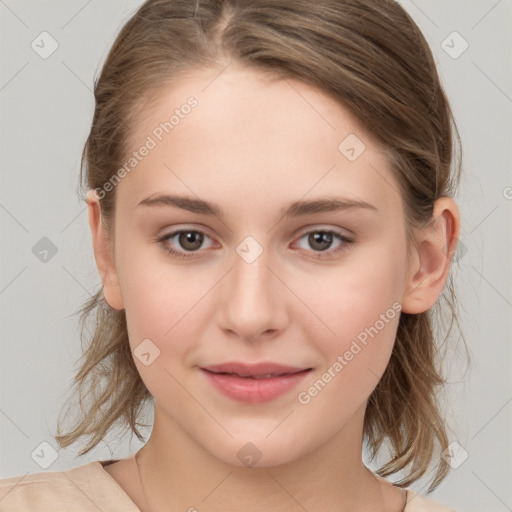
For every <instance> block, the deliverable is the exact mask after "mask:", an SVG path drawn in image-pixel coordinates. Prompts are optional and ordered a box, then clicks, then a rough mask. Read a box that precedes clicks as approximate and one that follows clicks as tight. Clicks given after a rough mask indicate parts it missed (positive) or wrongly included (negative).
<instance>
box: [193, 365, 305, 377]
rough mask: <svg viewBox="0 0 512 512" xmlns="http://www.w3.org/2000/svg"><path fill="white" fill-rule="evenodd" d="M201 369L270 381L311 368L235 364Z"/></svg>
mask: <svg viewBox="0 0 512 512" xmlns="http://www.w3.org/2000/svg"><path fill="white" fill-rule="evenodd" d="M201 369H202V370H205V371H207V372H210V373H216V374H219V375H236V376H238V377H242V378H250V379H271V378H273V377H281V376H283V375H294V374H296V373H300V372H304V371H308V370H311V369H312V368H304V367H303V368H300V367H293V366H284V365H281V364H278V363H259V364H245V363H236V362H235V363H224V364H217V365H211V366H205V367H203V368H201Z"/></svg>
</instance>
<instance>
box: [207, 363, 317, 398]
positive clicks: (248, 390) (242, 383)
mask: <svg viewBox="0 0 512 512" xmlns="http://www.w3.org/2000/svg"><path fill="white" fill-rule="evenodd" d="M201 371H202V372H203V373H204V374H205V375H206V377H207V378H208V379H209V380H210V382H211V383H212V384H213V385H214V387H215V388H216V389H217V390H219V391H220V392H221V393H224V394H225V395H226V396H228V397H230V398H233V399H234V400H239V401H240V402H249V403H262V402H268V401H270V400H273V399H274V398H277V397H278V396H280V395H283V394H284V393H287V392H288V391H290V390H291V389H293V388H294V387H295V386H297V385H298V384H299V383H300V382H301V381H302V379H304V377H305V376H306V375H307V374H308V373H309V372H310V371H311V370H304V371H302V372H298V373H289V374H285V375H281V376H279V377H270V378H268V379H251V378H248V377H239V376H238V375H234V374H221V373H212V372H209V371H207V370H203V369H201Z"/></svg>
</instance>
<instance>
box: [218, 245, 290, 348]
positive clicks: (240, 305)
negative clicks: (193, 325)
mask: <svg viewBox="0 0 512 512" xmlns="http://www.w3.org/2000/svg"><path fill="white" fill-rule="evenodd" d="M272 266H273V265H272V261H271V258H269V257H268V255H267V251H263V253H262V254H261V255H260V256H259V257H258V258H257V259H256V260H255V261H252V262H248V261H246V260H245V259H244V258H243V257H241V256H239V255H238V254H235V255H234V258H233V268H232V269H231V271H230V272H229V273H228V274H227V275H226V277H225V279H224V280H223V282H222V286H221V287H220V288H219V290H218V300H219V306H218V309H217V318H218V321H219V326H220V328H221V329H222V330H223V331H225V332H226V333H227V334H228V335H230V336H232V337H234V336H237V337H239V338H240V339H242V340H243V341H247V342H254V341H257V340H258V339H261V338H265V339H267V338H274V337H276V336H277V335H278V334H279V333H280V332H282V331H283V329H284V328H285V326H286V324H287V322H288V319H289V315H288V301H289V300H290V295H291V293H290V292H289V291H288V296H287V293H286V292H287V288H286V286H285V284H283V280H282V278H281V279H280V278H278V277H277V276H278V274H279V272H278V271H277V269H275V268H272Z"/></svg>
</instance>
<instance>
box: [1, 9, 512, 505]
mask: <svg viewBox="0 0 512 512" xmlns="http://www.w3.org/2000/svg"><path fill="white" fill-rule="evenodd" d="M141 3H142V2H141V1H128V0H115V1H113V0H108V1H106V0H101V1H100V0H89V1H85V0H65V1H64V0H60V1H56V0H53V1H42V0H23V1H15V0H0V23H1V32H0V34H1V36H0V37H1V40H0V41H1V59H2V60H1V67H0V73H1V74H0V109H1V114H0V115H1V117H0V119H1V130H2V131H1V139H0V140H1V160H0V162H1V177H0V179H1V182H0V187H1V188H0V229H1V237H2V238H1V265H0V303H1V324H0V326H1V354H0V364H1V374H0V376H1V388H0V390H1V402H0V432H1V445H0V447H1V453H0V478H5V477H10V476H15V475H21V474H25V473H34V472H39V471H44V468H42V467H41V466H40V465H38V463H36V460H38V459H37V457H35V456H32V454H33V453H38V450H39V452H41V446H40V445H41V443H42V442H47V443H49V445H51V446H52V447H53V448H54V449H55V450H57V448H58V446H57V444H56V442H55V441H54V439H53V438H52V434H53V432H54V430H53V429H54V427H55V419H56V417H57V414H58V412H59V410H60V407H61V406H62V404H63V402H64V400H65V398H66V397H67V396H68V392H69V386H70V384H71V381H72V378H73V375H74V370H75V369H76V368H77V366H74V364H75V361H76V360H77V358H78V357H79V355H80V341H79V337H78V323H77V317H76V316H74V315H73V313H74V312H75V311H76V310H77V308H78V307H79V306H80V305H81V304H82V303H83V302H84V300H85V299H86V298H87V297H88V296H89V294H90V293H92V292H93V291H95V290H96V288H97V285H98V284H99V278H98V275H97V271H96V267H95V264H94V258H93V252H92V245H91V240H90V233H89V227H88V223H87V212H86V208H85V204H82V203H80V202H79V201H78V198H77V195H76V188H77V183H78V170H79V162H80V155H81V150H82V147H83V144H84V142H85V139H86V136H87V133H88V130H89V124H90V122H91V119H92V112H93V107H94V102H93V95H92V87H93V78H94V77H95V76H96V75H97V74H98V72H99V70H100V66H101V64H102V63H103V60H104V58H105V56H106V53H107V51H108V49H109V48H110V46H111V44H112V42H113V40H114V37H115V35H116V34H117V32H118V30H119V29H120V27H121V26H122V24H123V23H124V22H125V21H126V20H127V19H128V17H129V16H130V14H131V13H132V12H133V11H134V10H135V8H136V7H137V6H138V5H140V4H141ZM402 4H403V5H404V7H405V8H406V9H407V10H408V12H409V13H410V14H411V15H412V16H413V18H414V19H415V21H416V22H417V23H418V25H419V26H420V28H421V29H422V30H423V32H424V34H425V36H426V37H427V39H428V41H429V43H430V44H431V47H432V49H433V51H434V54H435V58H436V61H437V63H438V68H439V72H440V74H441V77H442V81H443V83H444V86H445V88H446V90H447V93H448V96H449V99H450V101H451V104H452V107H453V109H454V112H455V116H456V120H457V122H458V125H459V129H460V131H461V135H462V143H463V148H464V166H465V169H464V173H465V174H464V178H463V181H462V184H461V188H460V190H459V193H458V195H457V196H456V200H457V202H458V204H459V207H460V210H461V215H462V234H461V241H462V244H463V247H464V248H465V251H463V252H461V253H460V254H459V258H458V265H455V266H454V277H455V280H456V282H457V286H458V293H459V301H460V303H461V322H462V326H463V329H464V335H465V337H466V340H467V343H468V346H469V348H470V351H471V356H472V364H473V366H472V369H471V371H470V372H469V373H465V365H464V364H463V362H462V361H461V360H460V358H457V355H456V354H454V356H453V357H454V359H453V363H452V364H451V365H450V368H451V370H450V381H451V382H453V384H450V386H449V387H448V390H447V391H448V395H447V409H446V413H447V415H448V416H449V418H451V421H452V425H453V427H452V428H453V429H454V433H453V435H452V437H451V439H450V440H451V441H457V442H458V443H459V444H460V445H461V446H462V447H463V449H464V450H465V451H466V452H467V454H468V457H467V459H466V460H465V461H464V462H463V463H462V464H460V465H459V466H458V467H457V468H455V469H453V470H452V471H451V473H450V475H449V477H448V478H447V479H446V480H445V482H443V484H442V485H441V487H440V488H438V489H437V490H436V491H435V492H434V493H432V494H431V495H429V496H430V497H431V498H432V499H434V500H436V501H439V502H441V503H444V504H447V505H450V506H451V507H453V508H456V509H457V510H460V511H467V512H470V511H483V510H485V511H491V510H492V511H497V512H501V511H506V510H512V489H511V485H510V484H511V481H512V478H511V477H512V435H511V434H512V382H511V380H512V379H511V373H512V372H511V364H512V363H511V361H512V357H511V346H512V344H511V331H512V329H511V323H512V322H511V318H512V315H511V308H512V293H511V291H512V286H511V284H512V282H511V281H512V272H511V270H512V269H511V262H512V258H511V250H510V249H511V240H512V237H511V225H512V223H511V219H512V216H511V210H512V199H511V198H512V188H511V187H512V175H511V161H512V155H511V149H510V148H511V134H512V126H511V125H512V116H511V113H512V86H511V84H512V73H511V69H512V65H511V62H512V55H511V53H512V52H511V25H512V23H511V21H512V2H511V0H498V1H497V0H472V1H468V0H457V1H455V0H421V1H420V0H415V1H412V0H403V1H402ZM43 31H47V32H49V33H50V34H51V36H52V37H53V38H54V39H55V40H56V41H57V42H58V45H59V46H58V49H57V50H56V51H55V52H54V53H53V54H52V55H51V56H50V57H48V58H47V59H43V58H41V57H40V56H39V54H38V53H36V52H35V51H34V50H33V49H32V47H31V43H32V41H34V40H36V41H37V39H36V38H37V37H38V36H39V35H40V34H41V32H43ZM454 31H457V32H458V33H459V34H460V35H461V36H462V37H463V38H464V39H465V40H466V41H467V42H468V44H469V47H468V49H467V50H466V51H465V52H464V53H462V54H461V55H460V56H458V58H453V57H452V56H450V55H448V53H447V52H446V51H445V49H444V48H445V46H443V45H446V44H450V45H451V46H453V47H454V48H453V49H452V51H457V50H460V49H461V48H462V47H461V46H460V45H461V41H460V40H457V39H453V37H452V39H448V40H446V38H447V36H449V35H450V34H451V33H452V32H454ZM452 40H453V43H452V42H451V41H452ZM443 41H448V43H447V42H445V43H443ZM46 48H48V46H47V47H46ZM43 237H47V238H48V239H49V240H51V242H52V243H53V244H54V246H55V248H56V250H57V252H56V253H55V254H52V252H51V250H50V252H49V253H48V255H47V256H46V259H47V261H41V260H40V258H41V257H42V255H41V254H39V258H38V257H37V254H38V250H41V247H40V246H39V245H36V244H38V243H39V244H43V245H42V247H43V249H44V248H45V247H46V245H45V244H48V242H47V241H46V242H40V240H41V238H43ZM34 246H36V249H34V252H35V253H36V254H34V252H33V247H34ZM453 343H454V345H455V343H456V340H454V341H453ZM461 353H462V352H461ZM147 434H149V431H148V432H146V435H147ZM111 437H112V439H110V438H109V439H110V441H109V439H107V440H105V442H104V443H102V444H100V445H99V446H98V447H97V448H96V449H95V450H93V451H92V452H90V453H89V454H88V455H87V456H84V457H82V458H80V459H76V452H77V448H76V447H75V448H73V447H71V448H70V449H67V450H60V451H59V452H58V454H56V455H58V457H57V459H56V460H55V462H53V464H51V465H50V466H49V467H48V469H47V470H48V471H61V470H63V469H68V468H71V467H76V466H78V465H81V464H85V463H86V462H89V461H92V460H98V459H106V458H120V457H125V456H128V455H130V454H132V453H133V452H134V451H135V450H137V449H138V448H139V446H140V443H139V442H138V441H137V440H136V439H135V440H131V439H130V438H129V437H128V436H125V439H124V440H123V441H122V442H119V441H115V440H113V436H111ZM43 449H44V450H45V453H48V452H51V449H48V447H46V448H45V447H44V445H43ZM459 453H462V452H459ZM426 483H427V482H426V481H423V484H422V483H421V482H419V483H417V484H414V485H413V486H412V487H413V488H414V489H415V490H417V491H419V492H422V493H424V492H425V484H426ZM0 506H1V505H0Z"/></svg>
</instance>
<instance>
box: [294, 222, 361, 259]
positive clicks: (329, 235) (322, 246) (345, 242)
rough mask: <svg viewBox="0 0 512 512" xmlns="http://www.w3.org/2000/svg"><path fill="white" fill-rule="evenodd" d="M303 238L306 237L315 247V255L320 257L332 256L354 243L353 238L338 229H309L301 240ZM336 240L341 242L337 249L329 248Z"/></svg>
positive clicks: (308, 242)
mask: <svg viewBox="0 0 512 512" xmlns="http://www.w3.org/2000/svg"><path fill="white" fill-rule="evenodd" d="M303 239H306V243H307V244H308V245H309V246H310V247H311V248H313V249H314V250H313V252H315V253H317V254H315V257H318V258H324V257H330V256H332V255H333V254H337V253H338V252H340V251H343V250H347V249H348V248H349V246H350V245H351V244H352V243H353V240H352V239H350V238H348V237H346V236H345V235H344V234H342V233H339V232H338V231H333V230H323V229H320V230H316V231H308V232H307V233H304V234H303V235H302V236H301V237H300V239H299V240H303ZM334 240H338V241H339V242H340V243H339V244H338V245H337V246H336V248H335V249H333V250H332V249H331V250H329V248H330V247H331V246H332V243H333V241H334Z"/></svg>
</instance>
